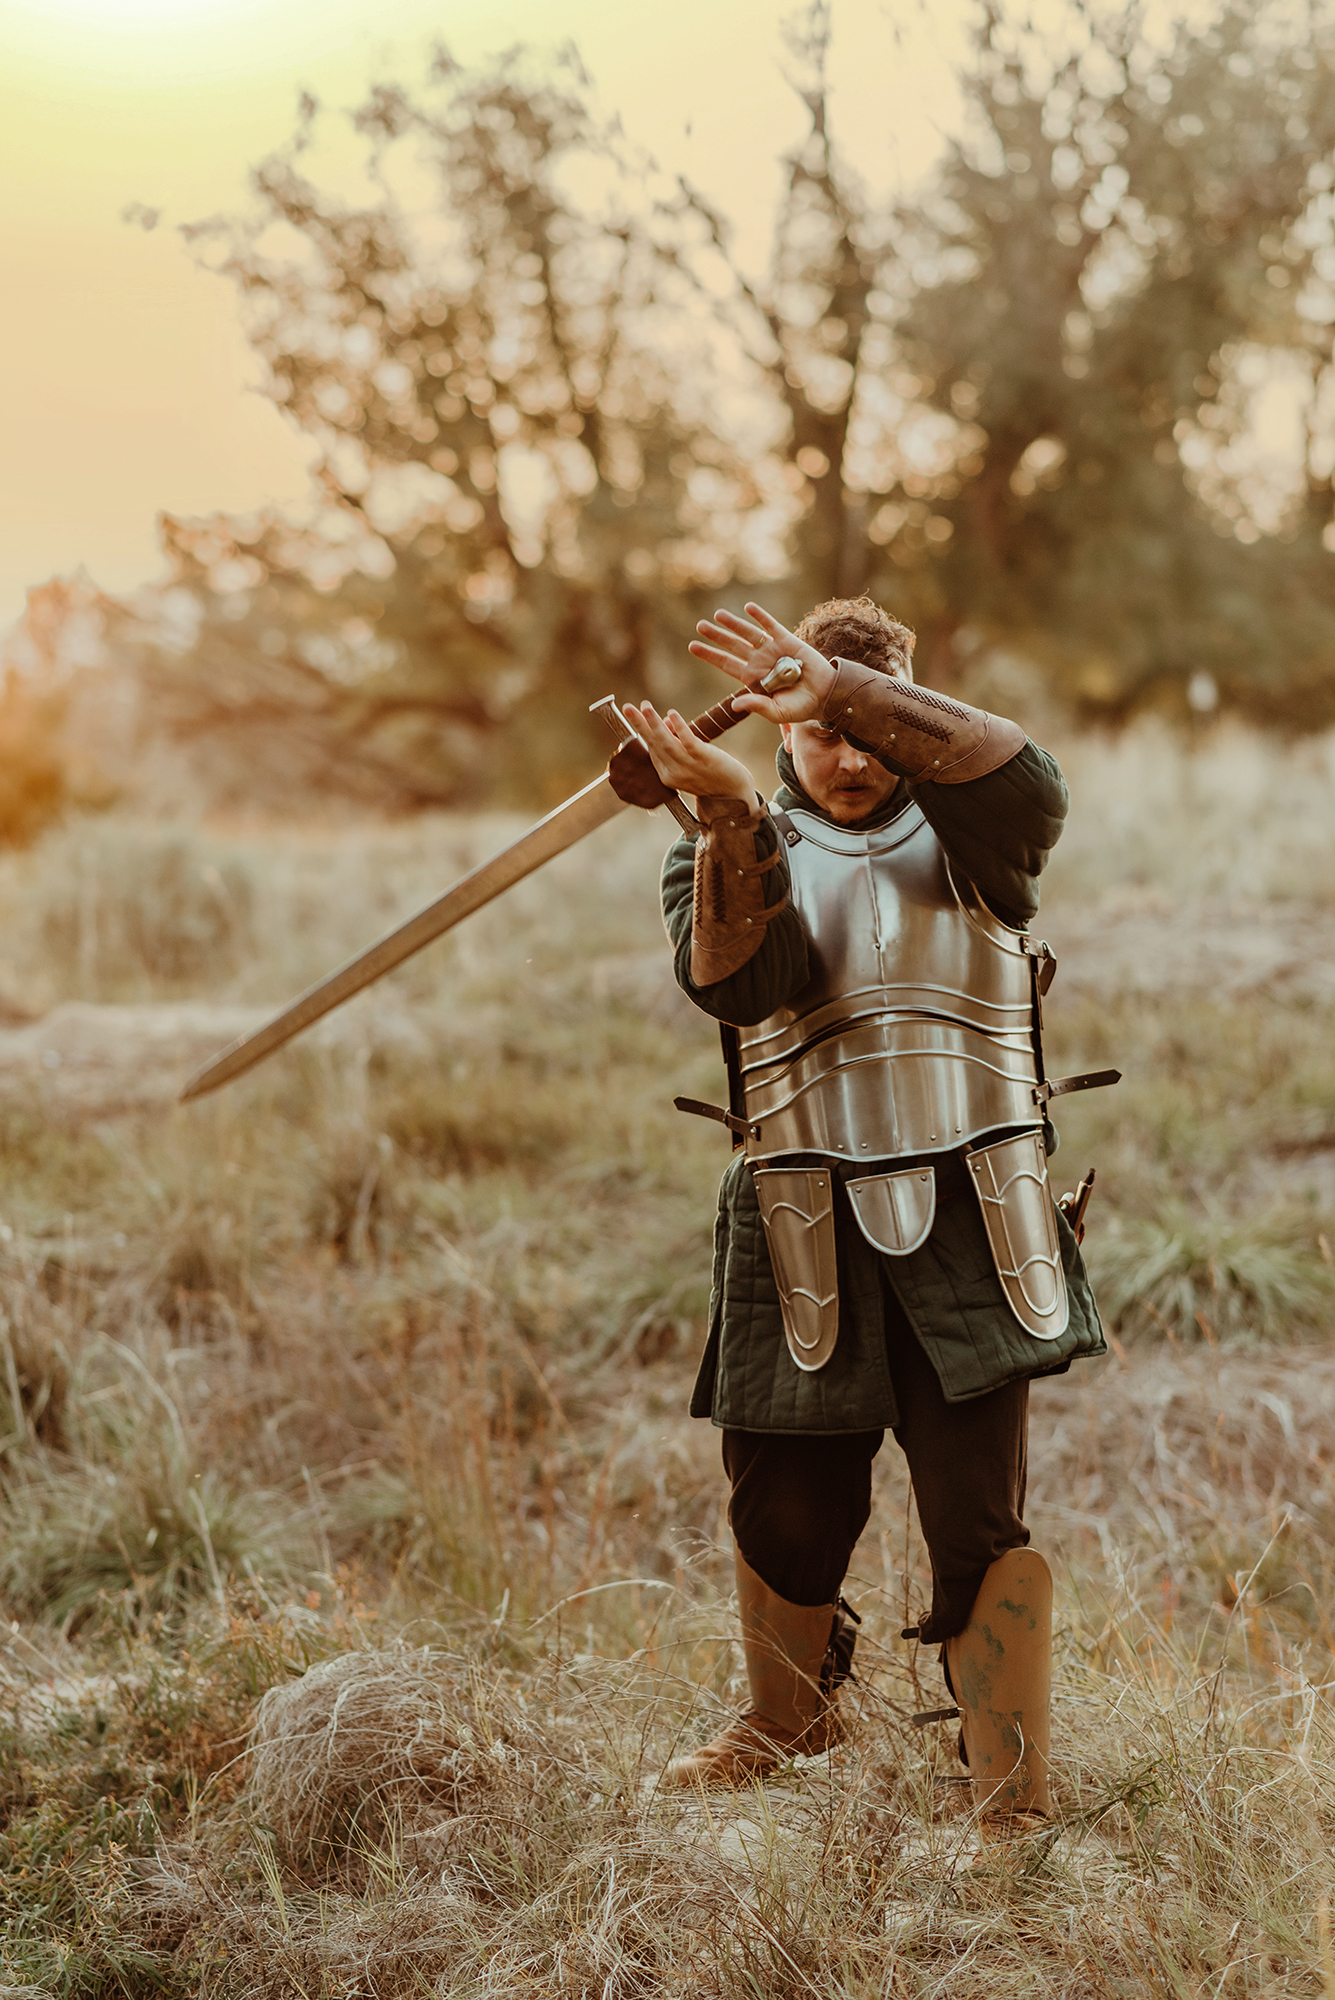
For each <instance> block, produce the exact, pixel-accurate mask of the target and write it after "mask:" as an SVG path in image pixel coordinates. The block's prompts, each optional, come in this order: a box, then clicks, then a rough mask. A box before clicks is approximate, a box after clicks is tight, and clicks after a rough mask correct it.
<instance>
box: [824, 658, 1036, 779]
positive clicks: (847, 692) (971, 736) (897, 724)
mask: <svg viewBox="0 0 1335 2000" xmlns="http://www.w3.org/2000/svg"><path fill="white" fill-rule="evenodd" d="M831 665H832V666H833V668H834V686H833V687H832V688H831V689H830V693H829V696H828V698H827V699H826V702H825V706H824V708H823V709H822V710H821V713H820V714H819V716H817V718H816V720H817V721H818V722H819V723H820V725H821V728H822V729H837V730H838V732H839V734H840V735H841V736H851V737H852V738H853V739H854V740H855V742H857V743H858V744H860V745H865V746H866V748H867V749H868V750H870V751H871V753H872V755H873V756H874V757H875V758H876V759H877V760H878V761H879V762H880V763H882V764H884V765H885V766H886V768H887V769H888V770H891V771H896V772H898V774H899V776H900V777H901V778H910V779H916V780H917V781H918V783H920V784H934V785H963V784H967V783H968V781H969V779H970V778H982V777H986V775H987V773H988V772H989V771H995V770H996V769H997V768H998V766H999V765H1001V764H1008V763H1009V762H1010V760H1011V758H1012V757H1013V756H1014V755H1015V754H1016V752H1017V751H1018V750H1021V749H1023V747H1024V742H1025V734H1024V731H1023V729H1021V727H1020V725H1019V723H1018V722H1008V721H1007V719H1006V717H1005V716H1004V715H989V714H988V712H987V710H986V709H985V708H970V707H969V706H968V704H967V703H965V702H962V701H952V700H951V699H950V697H949V696H948V695H944V694H936V693H935V692H934V691H933V690H932V689H931V688H922V687H916V686H915V685H914V683H913V682H912V681H902V680H899V679H898V678H897V677H896V676H895V675H893V674H885V673H881V672H879V671H878V670H877V669H876V668H875V667H863V666H859V665H858V664H857V663H856V662H855V661H853V660H833V661H831Z"/></svg>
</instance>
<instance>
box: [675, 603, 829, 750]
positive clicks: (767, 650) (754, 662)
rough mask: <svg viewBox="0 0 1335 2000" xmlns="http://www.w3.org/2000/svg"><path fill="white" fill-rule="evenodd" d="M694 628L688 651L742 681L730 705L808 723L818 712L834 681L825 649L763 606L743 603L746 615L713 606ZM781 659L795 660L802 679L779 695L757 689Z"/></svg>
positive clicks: (770, 717)
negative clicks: (709, 615) (711, 613)
mask: <svg viewBox="0 0 1335 2000" xmlns="http://www.w3.org/2000/svg"><path fill="white" fill-rule="evenodd" d="M695 629H696V631H697V632H698V633H699V634H700V637H699V638H698V639H692V641H691V644H690V651H691V652H692V653H694V655H695V657H696V659H697V660H708V662H709V664H710V666H711V667H720V668H722V670H723V672H724V673H725V674H731V675H732V678H733V679H734V680H735V681H740V682H741V683H742V689H743V692H742V693H741V694H739V695H736V696H734V701H733V705H734V707H736V708H737V709H739V710H741V711H743V712H748V711H749V712H750V713H753V714H755V715H763V716H764V718H765V720H766V722H778V723H784V722H810V721H811V720H812V718H813V717H814V716H817V715H819V714H820V713H821V710H822V709H823V708H824V706H825V703H826V701H827V700H828V698H829V693H830V689H831V688H832V687H833V686H834V668H833V667H832V666H831V665H830V662H829V661H828V660H827V659H826V657H825V655H824V653H818V652H817V651H816V648H815V647H814V646H808V645H807V643H806V641H805V640H804V639H799V638H798V636H797V634H796V633H795V632H790V631H789V630H788V628H787V626H786V625H780V623H779V621H778V619H777V618H774V617H772V616H771V615H770V613H769V612H768V611H766V610H765V608H764V606H763V605H761V604H748V605H747V607H746V616H745V618H742V617H739V616H738V614H737V613H736V612H735V611H716V612H715V613H714V616H713V618H712V619H710V618H703V619H701V621H700V623H699V624H698V625H697V626H696V628H695ZM780 660H796V661H797V662H798V664H799V665H800V667H801V669H802V678H801V680H800V681H798V682H796V683H795V684H794V685H793V686H792V687H790V688H784V689H783V690H782V692H781V693H779V694H762V693H761V692H760V683H761V681H763V680H764V678H765V676H766V674H767V673H769V672H770V670H771V669H772V668H773V667H777V666H778V664H779V661H780Z"/></svg>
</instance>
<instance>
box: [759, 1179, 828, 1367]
mask: <svg viewBox="0 0 1335 2000" xmlns="http://www.w3.org/2000/svg"><path fill="white" fill-rule="evenodd" d="M831 1180H832V1176H831V1174H830V1172H829V1170H828V1169H827V1168H824V1167H760V1168H758V1169H757V1170H756V1174H755V1183H756V1196H757V1199H758V1200H759V1203H760V1218H761V1221H762V1222H763V1223H764V1225H765V1241H766V1242H767V1243H768V1245H769V1256H770V1263H771V1265H772V1266H773V1268H774V1282H775V1284H776V1285H777V1286H778V1288H779V1303H780V1305H781V1306H782V1308H783V1330H784V1334H785V1335H786V1337H787V1341H788V1352H789V1353H790V1354H791V1355H792V1357H793V1360H794V1361H795V1362H796V1364H797V1366H798V1367H799V1368H800V1369H802V1371H803V1373H804V1374H814V1373H815V1371H816V1370H817V1369H818V1368H823V1367H824V1366H825V1364H826V1362H827V1361H828V1360H829V1358H830V1356H831V1355H832V1354H833V1353H834V1344H835V1341H836V1340H837V1339H838V1337H839V1276H838V1269H837V1266H836V1262H835V1246H834V1192H833V1188H832V1186H831Z"/></svg>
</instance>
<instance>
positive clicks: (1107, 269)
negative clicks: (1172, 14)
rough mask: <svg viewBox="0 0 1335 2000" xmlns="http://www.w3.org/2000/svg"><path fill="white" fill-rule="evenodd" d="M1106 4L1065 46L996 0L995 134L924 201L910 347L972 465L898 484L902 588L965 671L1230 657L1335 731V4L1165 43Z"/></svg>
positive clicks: (1129, 701)
mask: <svg viewBox="0 0 1335 2000" xmlns="http://www.w3.org/2000/svg"><path fill="white" fill-rule="evenodd" d="M1076 21H1077V26H1078V28H1079V35H1078V38H1077V44H1076V46H1075V47H1074V48H1073V49H1072V50H1071V52H1070V53H1069V54H1068V55H1067V56H1066V58H1065V59H1064V60H1062V61H1060V62H1058V63H1057V64H1055V65H1052V64H1050V63H1048V64H1045V63H1044V61H1043V56H1042V52H1041V51H1040V50H1038V49H1037V48H1036V47H1035V45H1034V43H1033V41H1032V39H1031V38H1029V37H1027V36H1025V35H1024V34H1022V33H1020V32H1018V31H1016V30H1014V29H1012V28H1010V27H1009V26H1008V25H1007V23H1006V22H1005V20H1004V19H1003V18H1002V17H1001V15H1000V14H999V13H998V12H997V11H996V10H994V9H992V8H989V9H988V11H987V13H986V15H985V17H984V19H983V23H982V26H981V29H980V32H979V37H978V44H977V60H976V63H975V65H974V67H973V70H972V74H971V76H970V78H969V97H970V101H971V106H972V112H973V119H972V131H971V132H970V134H969V136H968V138H967V139H965V140H962V141H961V142H960V143H959V144H957V145H955V146H953V147H952V148H951V149H950V151H949V153H948V155H947V158H946V161H945V163H944V167H943V170H942V172H941V174H940V177H939V179H938V180H937V182H936V184H935V185H934V186H933V187H932V189H931V190H930V191H929V193H928V195H927V196H926V198H925V199H924V200H923V201H922V202H921V203H920V204H918V205H917V206H915V207H914V208H912V209H906V210H904V211H902V212H901V215H900V218H899V220H900V226H901V232H902V233H901V236H900V242H899V248H900V255H901V258H902V260H903V268H904V272H905V275H906V277H908V279H909V280H910V282H911V286H912V289H911V290H910V291H909V293H908V295H907V297H906V302H905V305H904V309H903V311H902V313H901V314H900V316H899V317H898V320H897V323H896V338H897V343H898V350H899V356H900V362H901V365H902V366H904V367H906V368H907V369H911V370H912V371H913V374H914V375H915V376H916V388H917V399H916V400H917V405H918V411H919V413H920V414H922V415H927V414H930V415H931V416H933V417H934V418H935V419H936V422H937V424H938V426H939V427H940V428H939V429H938V432H937V440H936V441H937V446H938V449H939V451H940V453H941V460H942V462H941V464H940V466H939V468H938V469H933V468H932V467H931V466H930V465H928V466H927V467H925V468H924V469H923V471H922V472H920V473H919V475H918V476H917V477H916V478H911V477H901V479H900V480H899V482H898V484H897V485H896V487H895V488H894V489H893V490H892V491H891V492H890V493H889V494H888V495H887V500H886V503H885V505H884V507H883V509H882V511H881V513H880V515H879V516H878V518H877V521H876V523H874V524H873V533H874V534H875V533H878V532H879V533H880V534H881V535H883V537H884V540H885V547H886V551H887V554H888V555H889V557H890V558H891V561H892V562H893V563H894V564H895V565H896V566H897V567H898V569H899V570H900V573H901V578H902V581H901V584H900V588H899V590H898V591H897V592H896V591H895V589H894V585H893V582H892V578H893V575H894V572H893V570H888V569H880V570H878V572H877V574H876V577H875V581H874V584H873V587H874V588H876V589H879V590H882V591H885V592H886V593H887V594H888V595H891V596H894V597H897V599H898V601H899V603H900V604H901V605H902V606H903V607H904V608H906V609H910V610H911V611H912V612H913V613H915V614H916V617H917V620H918V622H919V624H920V626H921V627H922V639H923V643H922V648H921V650H922V654H923V656H924V661H925V665H926V667H927V671H928V673H929V675H931V676H932V677H933V678H936V679H938V680H945V681H948V680H949V679H950V678H951V677H952V676H953V675H954V674H956V673H958V672H959V671H960V668H961V665H962V663H963V661H964V659H965V658H967V655H968V652H969V650H970V648H971V647H977V645H978V644H979V643H980V641H983V640H1001V641H1004V642H1005V643H1007V644H1009V645H1012V646H1018V647H1020V648H1021V649H1023V650H1026V651H1028V652H1029V653H1030V654H1031V655H1033V656H1036V657H1037V658H1039V659H1041V660H1044V661H1046V663H1047V664H1048V666H1049V667H1050V669H1051V671H1052V672H1053V674H1054V677H1055V678H1056V679H1057V680H1058V682H1059V684H1060V685H1062V686H1063V687H1064V689H1065V690H1066V691H1067V692H1068V693H1069V694H1071V695H1073V696H1074V697H1075V698H1076V699H1077V700H1078V701H1079V702H1081V703H1082V704H1083V705H1084V706H1085V707H1086V708H1087V709H1088V710H1092V711H1095V712H1101V713H1104V714H1109V715H1125V714H1126V713H1128V712H1129V711H1130V710H1131V709H1132V708H1133V707H1134V706H1136V705H1138V704H1142V703H1144V702H1146V701H1160V702H1162V701H1164V700H1165V699H1167V700H1180V698H1181V692H1182V689H1183V686H1184V684H1185V683H1186V681H1187V680H1188V677H1189V676H1190V675H1191V674H1192V673H1193V672H1194V671H1199V670H1201V669H1206V670H1208V671H1209V672H1210V673H1211V674H1212V675H1213V676H1214V677H1215V679H1216V680H1217V682H1218V683H1219V685H1220V687H1221V688H1222V690H1223V692H1224V694H1225V695H1226V697H1227V698H1229V699H1230V700H1232V701H1234V702H1236V703H1238V704H1241V705H1242V706H1244V707H1247V708H1249V709H1250V710H1252V711H1253V712H1254V713H1256V714H1258V715H1259V716H1262V717H1265V718H1267V719H1271V720H1281V719H1282V720H1286V721H1288V720H1292V721H1297V722H1306V723H1309V724H1313V723H1324V722H1328V721H1330V720H1332V719H1335V677H1333V676H1332V675H1331V673H1330V670H1329V662H1330V660H1331V658H1332V655H1335V605H1332V601H1331V558H1330V554H1329V552H1328V544H1327V541H1326V540H1323V537H1325V536H1328V530H1329V526H1330V521H1331V491H1330V472H1331V462H1332V461H1331V448H1330V443H1329V437H1330V431H1329V399H1330V395H1331V391H1332V387H1335V379H1333V378H1332V376H1331V371H1330V361H1331V336H1330V327H1331V323H1332V321H1335V291H1332V284H1331V281H1332V279H1335V247H1332V246H1333V245H1335V236H1333V235H1332V219H1333V217H1335V202H1333V201H1332V195H1331V192H1330V190H1331V187H1332V183H1333V182H1335V174H1333V173H1332V166H1331V162H1332V155H1333V154H1335V36H1333V35H1332V33H1331V27H1332V23H1331V20H1330V17H1329V15H1328V14H1325V15H1323V16H1321V17H1320V18H1318V19H1315V20H1314V21H1313V22H1311V23H1309V26H1308V29H1307V30H1306V31H1303V32H1296V31H1295V30H1294V29H1292V28H1291V27H1286V26H1285V22H1284V20H1283V18H1282V17H1281V16H1280V15H1279V13H1278V11H1277V10H1275V9H1273V8H1265V7H1263V8H1261V9H1259V10H1258V9H1255V8H1253V7H1252V6H1251V5H1239V4H1233V5H1229V6H1227V7H1226V8H1225V9H1224V10H1223V12H1222V13H1221V14H1220V15H1219V17H1218V19H1217V20H1216V21H1215V22H1214V24H1213V25H1212V26H1210V27H1209V28H1208V29H1207V30H1206V31H1204V32H1198V33H1195V34H1193V33H1191V32H1189V31H1188V30H1187V29H1186V28H1184V27H1179V28H1178V30H1177V32H1176V35H1175V37H1174V40H1173V41H1172V43H1171V45H1170V46H1169V47H1167V48H1165V49H1158V48H1156V47H1155V46H1153V44H1152V43H1151V42H1150V41H1149V39H1148V37H1147V34H1146V31H1145V26H1144V20H1143V16H1142V13H1141V11H1140V9H1139V8H1131V9H1128V10H1127V11H1125V12H1123V13H1120V14H1118V15H1116V16H1113V17H1105V16H1102V15H1096V14H1094V13H1093V12H1092V11H1089V12H1086V11H1084V10H1081V12H1080V13H1079V15H1078V16H1077V17H1076ZM1249 378H1250V381H1251V384H1252V387H1251V388H1250V389H1249ZM1276 379H1279V380H1283V381H1285V382H1286V383H1287V385H1288V393H1289V395H1290V396H1291V397H1292V398H1293V401H1294V404H1295V406H1296V407H1298V408H1300V409H1301V411H1302V414H1303V417H1304V420H1305V422H1306V424H1307V429H1308V436H1307V451H1306V460H1305V463H1301V464H1295V466H1294V468H1293V471H1294V475H1295V477H1294V481H1293V485H1292V488H1291V490H1289V491H1287V492H1286V491H1284V490H1282V486H1281V488H1280V489H1279V490H1277V489H1276V486H1275V483H1274V481H1273V479H1272V480H1271V481H1270V482H1269V483H1267V481H1266V479H1265V478H1264V477H1263V476H1261V475H1260V474H1259V473H1258V469H1257V468H1256V466H1255V465H1254V464H1249V463H1248V453H1247V449H1246V432H1247V428H1248V425H1249V422H1250V420H1251V417H1252V413H1253V404H1254V387H1255V384H1257V383H1259V382H1265V381H1267V380H1270V381H1272V382H1273V381H1274V380H1276Z"/></svg>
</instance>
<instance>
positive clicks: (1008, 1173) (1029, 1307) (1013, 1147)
mask: <svg viewBox="0 0 1335 2000" xmlns="http://www.w3.org/2000/svg"><path fill="white" fill-rule="evenodd" d="M965 1165H966V1166H967V1167H968V1169H969V1177H970V1179H971V1180H972V1182H973V1184H974V1187H975V1188H976V1189H977V1191H978V1200H979V1204H980V1206H981V1208H982V1211H983V1227H984V1229H986V1231H987V1241H988V1245H989V1247H990V1249H991V1251H992V1261H993V1263H994V1264H995V1265H996V1267H997V1276H998V1277H999V1278H1000V1280H1001V1289H1002V1291H1003V1292H1004V1293H1005V1295H1006V1303H1007V1305H1008V1306H1009V1307H1010V1309H1011V1311H1012V1312H1013V1313H1014V1314H1015V1317H1016V1319H1018V1320H1019V1322H1020V1325H1021V1326H1022V1327H1023V1328H1024V1330H1025V1332H1026V1333H1031V1334H1032V1335H1033V1336H1034V1338H1035V1340H1059V1339H1060V1338H1061V1336H1062V1334H1064V1333H1065V1331H1066V1323H1067V1320H1068V1318H1069V1316H1070V1302H1069V1300H1068V1299H1067V1296H1066V1273H1065V1272H1064V1271H1063V1269H1062V1260H1061V1244H1060V1242H1059V1241H1058V1238H1057V1213H1056V1210H1055V1208H1054V1207H1053V1204H1052V1195H1051V1193H1050V1191H1049V1188H1048V1162H1047V1155H1046V1153H1045V1152H1044V1150H1043V1135H1042V1133H1041V1132H1020V1133H1018V1134H1017V1135H1016V1137H1015V1138H1013V1139H999V1140H998V1141H997V1143H996V1144H995V1145H993V1146H980V1147H979V1149H978V1150H977V1152H968V1153H966V1154H965Z"/></svg>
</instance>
